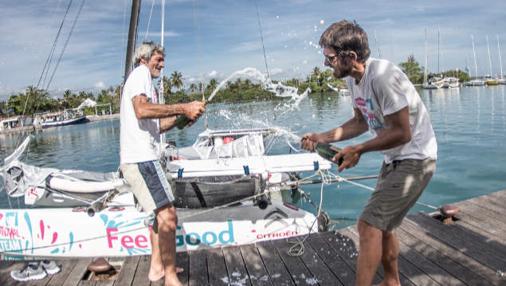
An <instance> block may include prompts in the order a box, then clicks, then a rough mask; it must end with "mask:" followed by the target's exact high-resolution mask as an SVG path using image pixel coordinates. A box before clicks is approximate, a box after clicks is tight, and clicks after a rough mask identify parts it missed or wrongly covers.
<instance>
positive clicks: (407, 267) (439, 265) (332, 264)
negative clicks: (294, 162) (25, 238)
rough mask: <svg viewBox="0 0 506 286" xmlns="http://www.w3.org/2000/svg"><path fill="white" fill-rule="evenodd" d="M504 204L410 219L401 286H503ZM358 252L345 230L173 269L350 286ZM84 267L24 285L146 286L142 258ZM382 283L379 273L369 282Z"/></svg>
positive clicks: (202, 278)
mask: <svg viewBox="0 0 506 286" xmlns="http://www.w3.org/2000/svg"><path fill="white" fill-rule="evenodd" d="M505 202H506V190H505V191H498V192H494V193H491V194H489V195H484V196H480V197H476V198H473V199H469V200H465V201H461V202H457V203H455V204H454V206H456V207H458V208H459V209H460V212H459V213H458V214H457V215H455V217H454V219H453V223H451V224H448V225H446V224H443V223H442V222H441V221H440V220H438V219H437V218H434V217H433V216H437V215H439V213H433V214H432V215H431V213H418V214H412V215H409V216H408V217H407V219H405V220H404V222H403V224H402V225H401V227H400V228H399V229H398V230H397V234H398V235H399V240H400V250H401V255H400V258H399V268H400V275H401V283H402V285H412V286H415V285H416V286H419V285H420V286H422V285H477V286H478V285H480V286H481V285H506V260H505V257H506V244H505V241H506V224H505V222H504V219H503V218H504V215H505V214H506V203H505ZM293 242H303V245H304V246H303V253H301V254H300V255H298V256H294V255H293V254H292V255H290V247H292V246H293V245H294V244H293ZM357 250H358V234H357V231H356V229H355V228H354V227H347V228H344V229H340V230H336V231H332V232H323V233H313V234H310V235H308V236H302V237H299V238H298V239H297V240H294V239H289V240H285V239H280V240H274V241H267V242H260V243H256V244H250V245H243V246H240V247H227V248H221V249H213V250H196V251H190V252H182V253H178V256H177V265H178V266H179V267H183V268H184V272H182V273H180V274H179V277H180V279H181V281H182V282H183V284H184V285H189V286H193V285H195V286H201V285H353V283H354V280H355V278H354V275H355V273H354V269H355V263H356V256H357ZM90 261H91V259H79V260H77V259H73V260H62V261H59V263H61V265H62V269H63V270H62V272H61V273H58V274H55V275H52V276H49V277H46V278H44V279H42V280H40V281H32V282H30V283H29V285H32V286H48V285H68V286H74V285H76V286H77V285H93V286H101V285H118V286H122V285H132V286H134V285H148V284H146V282H147V278H146V276H147V271H148V269H149V256H140V257H131V258H127V259H124V260H118V259H110V263H111V264H112V265H121V266H118V267H117V268H119V269H118V273H116V274H114V275H113V276H112V278H111V280H105V281H104V280H99V278H93V275H91V274H90V273H89V271H87V269H86V267H87V265H88V264H89V263H90ZM0 265H1V266H0V284H1V285H5V286H11V285H25V284H23V283H21V282H16V281H13V280H12V279H10V277H9V272H10V270H13V269H16V268H20V267H21V266H22V263H16V262H8V261H3V262H1V264H0ZM381 278H382V273H381V271H378V272H377V273H376V277H375V283H379V282H380V281H381ZM89 279H91V280H89ZM94 279H97V280H94ZM102 279H103V278H102ZM150 285H153V286H154V285H162V284H161V282H160V283H158V282H152V283H150Z"/></svg>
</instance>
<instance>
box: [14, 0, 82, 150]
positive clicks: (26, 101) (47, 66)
mask: <svg viewBox="0 0 506 286" xmlns="http://www.w3.org/2000/svg"><path fill="white" fill-rule="evenodd" d="M72 1H73V0H70V2H69V4H68V5H67V9H66V11H65V15H64V16H63V19H62V21H61V23H60V27H59V28H58V32H57V33H56V37H55V39H54V41H53V46H52V47H51V51H50V52H49V55H48V57H47V59H46V62H45V63H44V67H43V68H42V72H41V73H40V77H39V81H38V82H37V86H36V89H39V87H40V83H41V80H42V77H43V76H44V74H45V75H46V76H47V72H48V71H49V65H48V64H49V63H50V61H51V60H52V58H53V54H54V50H55V48H56V43H57V42H58V39H59V37H60V33H61V30H62V28H63V24H64V23H65V19H66V18H67V14H68V12H69V10H70V7H71V6H72ZM29 99H30V93H28V94H27V95H26V99H25V105H24V107H23V113H22V114H21V117H24V116H25V113H26V108H27V106H28V100H29ZM37 108H38V107H37ZM37 108H36V109H37ZM34 112H35V111H34ZM18 145H19V142H18Z"/></svg>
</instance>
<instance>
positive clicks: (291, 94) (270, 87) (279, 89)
mask: <svg viewBox="0 0 506 286" xmlns="http://www.w3.org/2000/svg"><path fill="white" fill-rule="evenodd" d="M236 77H248V78H250V79H253V80H257V81H259V82H260V83H261V85H262V87H263V88H264V89H265V90H266V91H269V92H271V93H273V94H274V96H276V97H281V98H288V101H284V102H282V103H280V104H278V105H277V106H276V107H275V108H274V111H275V112H276V114H277V115H278V116H281V115H283V114H285V113H287V112H290V111H294V110H299V105H300V103H301V102H302V100H304V99H305V98H306V97H307V96H308V95H309V93H310V92H311V89H310V88H307V89H306V90H305V91H304V92H303V93H301V94H299V93H298V91H299V90H298V88H295V87H292V86H286V85H284V84H282V83H281V82H276V83H274V82H272V81H271V79H270V78H268V77H267V76H266V75H264V74H263V73H262V72H260V71H259V70H257V69H255V68H251V67H248V68H245V69H242V70H239V71H236V72H234V73H232V74H231V75H230V76H228V77H227V78H226V79H224V80H223V81H221V82H220V83H219V84H218V86H217V87H216V89H215V90H214V91H213V92H212V93H211V95H210V96H209V98H208V101H211V100H212V99H213V98H214V97H215V96H216V94H217V93H218V91H219V90H220V89H221V88H223V86H225V84H226V83H227V82H228V81H230V80H232V79H234V78H236ZM217 115H218V116H221V117H223V118H225V119H227V120H228V121H232V124H233V125H234V126H235V127H239V126H238V125H239V124H240V122H248V123H249V124H251V125H254V126H262V127H268V128H271V129H274V130H276V134H275V135H276V136H279V137H284V138H285V139H286V141H287V143H288V144H289V145H290V141H291V142H294V141H297V142H298V141H300V136H298V135H296V134H295V133H294V132H292V131H290V130H288V129H285V128H282V127H278V126H273V125H272V124H270V123H269V122H266V121H265V117H264V118H262V119H261V120H256V119H253V118H250V117H249V116H247V115H245V114H241V115H239V120H232V118H234V116H233V115H232V114H231V112H230V111H227V110H220V111H219V112H218V114H217Z"/></svg>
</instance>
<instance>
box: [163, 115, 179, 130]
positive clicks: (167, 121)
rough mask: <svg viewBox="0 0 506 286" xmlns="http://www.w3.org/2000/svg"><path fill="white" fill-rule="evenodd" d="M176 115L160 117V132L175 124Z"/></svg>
mask: <svg viewBox="0 0 506 286" xmlns="http://www.w3.org/2000/svg"><path fill="white" fill-rule="evenodd" d="M176 119H177V116H169V117H165V118H160V134H161V133H164V132H167V131H169V130H170V129H172V128H173V127H174V126H175V125H176Z"/></svg>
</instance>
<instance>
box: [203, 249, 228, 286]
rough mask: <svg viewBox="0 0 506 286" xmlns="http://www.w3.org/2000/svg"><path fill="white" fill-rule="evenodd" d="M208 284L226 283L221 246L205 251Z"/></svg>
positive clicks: (226, 274) (225, 267)
mask: <svg viewBox="0 0 506 286" xmlns="http://www.w3.org/2000/svg"><path fill="white" fill-rule="evenodd" d="M207 269H208V272H209V274H208V275H209V285H228V272H227V266H226V265H225V257H223V251H222V249H221V248H216V249H210V250H208V251H207Z"/></svg>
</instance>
